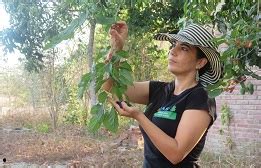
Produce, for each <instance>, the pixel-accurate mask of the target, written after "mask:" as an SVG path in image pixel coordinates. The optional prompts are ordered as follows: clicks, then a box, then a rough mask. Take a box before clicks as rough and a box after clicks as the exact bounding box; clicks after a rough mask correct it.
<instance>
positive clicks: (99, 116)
mask: <svg viewBox="0 0 261 168" xmlns="http://www.w3.org/2000/svg"><path fill="white" fill-rule="evenodd" d="M91 114H92V118H91V119H90V121H89V124H88V126H89V128H90V130H91V131H93V132H96V131H97V130H98V129H99V128H100V126H101V124H102V122H103V119H104V109H103V106H102V105H100V104H97V105H95V106H93V107H92V109H91Z"/></svg>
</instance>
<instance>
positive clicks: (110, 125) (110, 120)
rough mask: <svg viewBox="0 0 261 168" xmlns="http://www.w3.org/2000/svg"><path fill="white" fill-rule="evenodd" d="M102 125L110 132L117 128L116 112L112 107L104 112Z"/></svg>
mask: <svg viewBox="0 0 261 168" xmlns="http://www.w3.org/2000/svg"><path fill="white" fill-rule="evenodd" d="M103 125H104V126H105V127H106V128H107V129H108V130H109V131H111V132H116V131H117V130H118V127H119V120H118V114H117V112H116V111H115V109H114V108H113V107H112V108H111V110H110V111H109V112H106V113H105V116H104V120H103Z"/></svg>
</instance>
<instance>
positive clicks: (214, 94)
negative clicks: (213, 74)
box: [208, 88, 223, 98]
mask: <svg viewBox="0 0 261 168" xmlns="http://www.w3.org/2000/svg"><path fill="white" fill-rule="evenodd" d="M222 92H223V89H220V88H218V89H214V90H210V91H208V95H209V97H210V98H215V97H217V96H219V95H220V94H221V93H222Z"/></svg>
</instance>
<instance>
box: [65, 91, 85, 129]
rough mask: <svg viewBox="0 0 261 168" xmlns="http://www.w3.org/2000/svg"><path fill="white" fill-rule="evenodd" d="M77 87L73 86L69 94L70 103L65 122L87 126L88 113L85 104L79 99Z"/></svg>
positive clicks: (68, 103)
mask: <svg viewBox="0 0 261 168" xmlns="http://www.w3.org/2000/svg"><path fill="white" fill-rule="evenodd" d="M76 87H77V86H71V88H70V91H69V94H68V102H67V107H66V111H65V112H66V114H65V115H64V122H68V123H71V124H80V125H85V124H86V120H87V111H86V109H85V107H84V106H83V103H82V102H81V101H80V100H79V99H78V97H77V92H78V91H77V88H76Z"/></svg>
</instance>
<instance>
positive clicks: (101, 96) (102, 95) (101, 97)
mask: <svg viewBox="0 0 261 168" xmlns="http://www.w3.org/2000/svg"><path fill="white" fill-rule="evenodd" d="M106 99H107V93H106V92H101V93H100V94H99V96H98V100H99V102H100V103H104V102H105V101H106Z"/></svg>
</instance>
